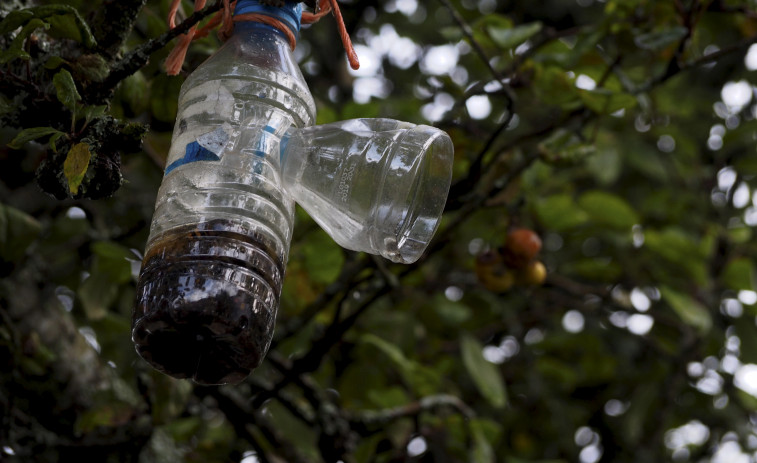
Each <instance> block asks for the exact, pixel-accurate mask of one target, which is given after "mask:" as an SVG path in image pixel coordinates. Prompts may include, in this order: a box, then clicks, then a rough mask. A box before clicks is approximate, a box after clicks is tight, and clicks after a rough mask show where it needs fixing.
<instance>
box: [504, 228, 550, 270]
mask: <svg viewBox="0 0 757 463" xmlns="http://www.w3.org/2000/svg"><path fill="white" fill-rule="evenodd" d="M540 250H541V238H539V235H537V234H536V233H534V231H533V230H529V229H527V228H516V229H515V230H513V231H511V232H510V233H508V234H507V241H505V246H504V247H503V248H502V257H503V259H504V261H505V264H507V265H508V266H510V267H512V268H516V269H520V268H524V267H526V266H527V265H528V264H529V262H531V261H532V260H534V258H535V257H536V255H537V254H539V251H540Z"/></svg>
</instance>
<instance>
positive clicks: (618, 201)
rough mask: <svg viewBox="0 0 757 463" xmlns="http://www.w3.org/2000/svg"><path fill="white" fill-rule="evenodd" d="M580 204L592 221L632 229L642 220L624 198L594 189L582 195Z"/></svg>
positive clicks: (579, 200)
mask: <svg viewBox="0 0 757 463" xmlns="http://www.w3.org/2000/svg"><path fill="white" fill-rule="evenodd" d="M578 204H579V205H580V206H581V208H582V209H583V210H584V211H586V212H587V213H588V214H589V217H590V218H591V220H592V221H594V222H596V223H598V224H602V225H605V226H608V227H612V228H617V229H630V228H631V227H632V226H634V225H636V224H638V223H639V222H640V219H639V216H638V214H636V211H634V210H633V208H632V207H631V205H630V204H628V202H626V200H624V199H623V198H620V197H619V196H615V195H613V194H611V193H606V192H604V191H599V190H593V191H588V192H586V193H584V194H583V195H581V197H580V198H579V199H578Z"/></svg>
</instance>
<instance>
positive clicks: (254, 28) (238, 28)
mask: <svg viewBox="0 0 757 463" xmlns="http://www.w3.org/2000/svg"><path fill="white" fill-rule="evenodd" d="M233 35H236V36H238V37H239V38H240V39H241V40H242V41H244V42H245V43H250V42H251V41H254V40H259V39H261V38H269V37H272V38H273V39H274V40H276V42H277V44H280V45H282V46H286V48H287V49H290V48H291V47H290V46H289V39H288V38H287V36H286V35H285V34H284V33H283V32H282V31H280V30H279V29H277V28H275V27H273V26H269V25H268V24H263V23H259V22H256V21H240V22H236V23H234V34H233Z"/></svg>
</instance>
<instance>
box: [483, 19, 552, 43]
mask: <svg viewBox="0 0 757 463" xmlns="http://www.w3.org/2000/svg"><path fill="white" fill-rule="evenodd" d="M541 29H542V24H541V23H540V22H533V23H529V24H522V25H520V26H516V27H509V28H505V27H496V26H489V27H487V28H486V30H487V32H488V33H489V37H491V39H492V40H493V41H494V43H496V44H497V45H499V46H500V47H502V48H516V47H517V46H518V45H520V44H522V43H523V42H525V41H526V40H528V39H530V38H531V37H533V36H534V35H536V34H538V33H539V32H541Z"/></svg>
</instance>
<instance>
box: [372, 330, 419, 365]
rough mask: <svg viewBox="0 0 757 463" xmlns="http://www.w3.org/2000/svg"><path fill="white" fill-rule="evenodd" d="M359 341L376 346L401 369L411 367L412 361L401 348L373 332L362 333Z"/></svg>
mask: <svg viewBox="0 0 757 463" xmlns="http://www.w3.org/2000/svg"><path fill="white" fill-rule="evenodd" d="M360 341H361V342H363V343H365V344H369V345H372V346H374V347H376V348H377V349H378V350H380V351H381V352H383V353H384V355H386V356H387V357H388V358H389V359H390V360H391V361H392V363H394V364H396V365H397V366H399V367H400V368H402V369H403V370H406V371H409V370H412V369H413V367H414V365H413V363H412V362H411V361H410V360H408V358H407V357H405V354H404V353H403V352H402V349H400V348H399V347H397V346H396V345H394V344H391V343H389V342H387V341H385V340H384V339H382V338H380V337H378V336H376V335H375V334H370V333H368V334H364V335H362V336H361V337H360Z"/></svg>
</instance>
